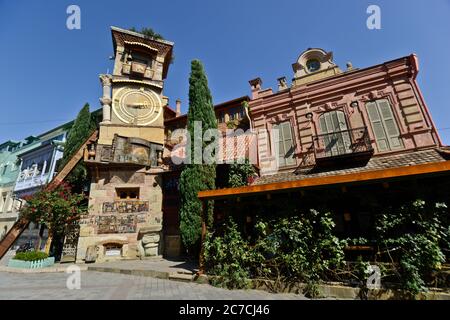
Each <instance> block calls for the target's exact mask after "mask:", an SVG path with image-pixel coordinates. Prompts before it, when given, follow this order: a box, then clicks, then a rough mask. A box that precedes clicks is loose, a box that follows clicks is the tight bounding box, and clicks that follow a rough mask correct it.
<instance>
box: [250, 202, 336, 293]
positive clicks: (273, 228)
mask: <svg viewBox="0 0 450 320" xmlns="http://www.w3.org/2000/svg"><path fill="white" fill-rule="evenodd" d="M334 226H335V224H334V222H333V219H332V218H331V214H330V213H329V212H324V213H321V212H319V211H317V210H314V209H311V210H309V211H307V212H305V213H303V214H301V215H299V216H291V217H283V218H280V219H277V220H271V221H266V222H263V221H260V222H259V223H258V224H257V229H258V230H259V234H260V240H259V241H258V243H257V244H256V249H257V250H258V251H259V252H261V254H262V255H263V257H264V258H265V261H261V267H260V269H259V270H260V271H263V272H259V273H260V274H261V275H264V274H266V275H267V274H268V275H269V276H270V274H271V273H273V271H274V269H273V268H271V266H277V268H278V269H281V270H282V271H283V272H282V274H284V276H285V277H286V278H287V280H291V281H292V280H293V281H303V282H305V283H306V288H305V293H306V295H307V296H311V297H315V296H317V295H318V291H317V284H318V282H319V281H320V279H321V278H322V277H323V276H324V275H325V273H326V272H327V271H328V270H330V269H333V268H337V267H339V266H340V265H341V264H342V263H343V261H344V252H343V249H344V244H345V243H344V242H342V241H339V239H338V238H337V237H335V236H334V235H333V229H334ZM268 230H270V231H268Z"/></svg>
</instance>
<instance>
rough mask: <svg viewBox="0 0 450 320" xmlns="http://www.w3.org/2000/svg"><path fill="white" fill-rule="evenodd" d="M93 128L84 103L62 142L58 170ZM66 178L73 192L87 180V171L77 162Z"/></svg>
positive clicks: (78, 189) (87, 105) (92, 122)
mask: <svg viewBox="0 0 450 320" xmlns="http://www.w3.org/2000/svg"><path fill="white" fill-rule="evenodd" d="M95 128H96V122H95V121H94V120H93V119H92V115H91V113H90V111H89V104H88V103H86V104H85V105H84V107H83V108H81V110H80V112H79V113H78V115H77V117H76V119H75V121H74V122H73V125H72V127H71V128H70V130H69V133H68V135H67V140H66V143H65V144H64V155H63V158H62V160H61V162H60V164H59V165H58V168H59V170H61V169H62V168H63V167H64V165H65V164H66V163H67V162H68V161H69V160H70V158H72V156H73V155H74V154H75V152H77V150H78V149H79V148H80V147H81V145H82V144H83V143H84V142H85V141H86V139H87V138H88V137H89V136H90V135H91V134H92V132H93V131H94V130H95ZM66 180H67V181H68V182H69V183H70V184H71V185H72V187H73V190H74V191H75V192H81V191H82V189H83V187H84V186H85V185H86V184H87V183H88V182H89V178H88V172H87V169H86V166H85V165H84V163H81V162H80V163H78V164H77V166H76V167H75V168H74V169H73V170H72V172H71V173H70V175H69V176H68V177H67V178H66Z"/></svg>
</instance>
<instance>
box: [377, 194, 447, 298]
mask: <svg viewBox="0 0 450 320" xmlns="http://www.w3.org/2000/svg"><path fill="white" fill-rule="evenodd" d="M376 229H377V232H378V235H379V242H380V246H382V247H383V248H384V249H385V250H386V251H387V252H388V254H389V255H390V257H391V258H392V259H393V260H397V261H398V269H397V273H398V276H399V279H400V281H401V284H402V288H403V289H405V290H407V291H408V292H410V293H411V294H412V295H416V294H418V293H419V292H421V291H425V290H426V282H427V279H429V277H430V276H431V274H432V273H433V272H435V271H437V270H440V269H441V264H442V263H443V262H445V255H444V253H443V249H444V248H445V249H447V250H448V248H449V243H450V232H449V213H448V209H447V206H446V205H445V204H444V203H427V202H425V201H423V200H416V201H414V202H412V203H408V204H406V205H403V206H401V207H400V208H397V209H393V208H390V209H389V210H388V211H387V212H386V213H384V214H382V215H381V216H380V217H379V219H378V221H377V227H376Z"/></svg>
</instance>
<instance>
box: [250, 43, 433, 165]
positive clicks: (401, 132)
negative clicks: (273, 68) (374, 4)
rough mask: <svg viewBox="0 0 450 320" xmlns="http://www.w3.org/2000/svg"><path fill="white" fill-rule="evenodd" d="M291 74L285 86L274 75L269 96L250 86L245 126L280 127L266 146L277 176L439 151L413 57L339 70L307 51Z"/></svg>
mask: <svg viewBox="0 0 450 320" xmlns="http://www.w3.org/2000/svg"><path fill="white" fill-rule="evenodd" d="M293 70H294V77H293V79H292V84H291V85H290V86H288V84H287V81H286V78H284V77H283V78H279V79H278V91H277V92H273V91H272V89H263V88H262V81H261V79H259V78H256V79H254V80H251V81H250V85H251V91H252V95H251V100H250V101H249V111H250V115H251V119H252V126H253V128H254V129H256V130H258V129H266V130H268V131H269V132H270V131H271V130H272V129H273V128H277V129H280V130H279V132H280V134H279V137H278V139H279V141H276V143H275V144H272V145H276V146H277V148H279V149H278V151H279V154H278V166H279V171H281V172H283V171H289V170H292V169H295V168H298V167H310V166H322V165H323V166H325V165H330V164H336V163H338V162H339V161H345V160H347V161H348V160H349V161H350V162H352V161H354V160H362V161H366V160H368V159H370V158H371V157H378V156H385V155H391V154H398V153H407V152H411V151H417V150H422V149H429V148H436V147H440V146H441V141H440V138H439V135H438V133H437V130H436V127H435V125H434V123H433V121H432V118H431V115H430V112H429V110H428V107H427V105H426V103H425V101H424V98H423V96H422V94H421V92H420V89H419V87H418V85H417V82H416V77H417V74H418V72H419V64H418V58H417V56H416V55H414V54H411V55H410V56H406V57H402V58H399V59H395V60H392V61H388V62H384V63H381V64H378V65H375V66H372V67H368V68H363V69H355V68H353V66H352V65H351V63H347V69H346V70H345V71H342V70H341V69H340V68H339V67H338V66H337V65H336V64H335V63H334V62H333V57H332V53H330V52H325V51H324V50H322V49H308V50H306V51H305V52H303V53H302V54H301V55H300V56H299V58H298V60H297V61H296V62H295V63H294V64H293ZM260 148H261V147H260ZM269 148H270V147H269ZM260 151H261V150H260ZM272 151H273V150H272ZM270 153H271V154H275V153H274V152H271V151H269V154H270ZM260 166H262V167H264V163H260Z"/></svg>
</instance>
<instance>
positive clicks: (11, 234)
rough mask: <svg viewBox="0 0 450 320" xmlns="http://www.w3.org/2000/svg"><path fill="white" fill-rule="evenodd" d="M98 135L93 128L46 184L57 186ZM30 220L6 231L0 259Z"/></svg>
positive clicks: (22, 220)
mask: <svg viewBox="0 0 450 320" xmlns="http://www.w3.org/2000/svg"><path fill="white" fill-rule="evenodd" d="M97 137H98V130H95V131H94V132H93V133H92V134H91V136H90V137H89V138H88V139H86V141H85V142H84V143H83V144H82V145H81V147H80V148H79V149H78V150H77V152H76V153H75V154H74V155H73V157H72V158H71V159H70V160H69V161H68V162H67V163H66V164H65V166H64V167H63V168H62V170H61V171H60V172H59V173H58V174H57V175H56V176H55V177H54V178H53V179H52V181H51V182H50V183H49V184H48V185H47V188H48V187H49V186H57V185H59V184H60V183H61V182H63V181H64V179H65V178H66V177H67V176H68V175H69V173H70V172H71V171H72V170H73V168H75V166H76V165H77V164H78V162H79V161H80V160H81V159H82V158H83V156H84V153H85V150H86V147H87V145H88V144H90V143H94V142H95V141H96V140H97ZM29 223H30V222H29V221H28V220H27V219H24V218H21V219H19V220H18V221H17V222H16V223H15V224H14V225H13V226H12V228H11V229H10V230H9V231H8V233H7V234H6V236H5V237H4V238H3V240H1V241H0V259H1V258H3V256H4V255H5V254H6V252H8V250H9V248H10V247H11V246H12V245H13V244H14V242H15V241H16V240H17V238H19V237H20V235H21V234H22V232H24V231H25V229H26V228H27V227H28V224H29Z"/></svg>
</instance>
